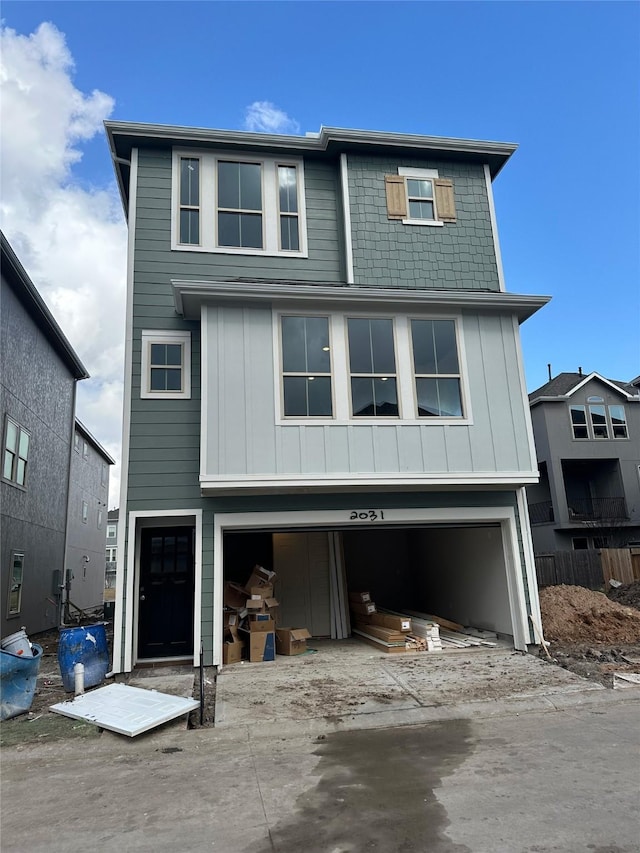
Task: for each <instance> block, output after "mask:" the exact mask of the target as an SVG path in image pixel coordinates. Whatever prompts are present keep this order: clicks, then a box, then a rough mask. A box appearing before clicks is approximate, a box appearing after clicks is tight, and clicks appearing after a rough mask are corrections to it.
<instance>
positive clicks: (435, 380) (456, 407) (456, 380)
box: [411, 320, 463, 418]
mask: <svg viewBox="0 0 640 853" xmlns="http://www.w3.org/2000/svg"><path fill="white" fill-rule="evenodd" d="M411 343H412V348H413V368H414V372H415V382H416V400H417V406H418V416H419V417H421V418H461V417H462V414H463V413H462V394H461V390H460V365H459V362H458V345H457V339H456V324H455V321H454V320H412V321H411Z"/></svg>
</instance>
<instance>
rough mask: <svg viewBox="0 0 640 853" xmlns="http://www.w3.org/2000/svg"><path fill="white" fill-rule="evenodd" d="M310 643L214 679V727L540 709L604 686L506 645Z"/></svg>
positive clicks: (383, 721) (366, 723)
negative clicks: (496, 705) (501, 706)
mask: <svg viewBox="0 0 640 853" xmlns="http://www.w3.org/2000/svg"><path fill="white" fill-rule="evenodd" d="M313 646H314V648H315V649H316V650H317V651H316V653H315V654H312V655H304V656H299V657H291V658H288V657H277V658H276V660H275V661H274V662H272V663H258V664H248V663H243V664H235V665H233V666H229V667H225V668H224V669H223V670H222V672H221V673H219V675H218V679H217V684H216V720H215V723H216V726H217V727H233V726H247V727H248V728H249V729H250V730H254V729H255V730H257V729H258V728H259V729H260V731H265V727H271V726H272V725H277V724H278V723H281V722H283V721H285V720H286V721H290V722H291V723H296V724H297V725H298V726H302V727H303V728H304V727H305V726H307V727H308V726H309V725H310V724H311V723H312V722H313V721H327V722H328V723H329V724H331V723H332V722H339V723H340V724H346V725H348V726H349V727H352V728H357V727H358V726H361V727H362V728H370V727H373V726H375V725H376V724H379V725H383V726H384V725H394V724H398V723H394V722H391V721H392V720H402V721H404V722H403V723H401V724H415V723H417V722H422V721H425V711H426V710H427V709H438V708H441V707H444V706H451V705H453V706H455V705H457V704H460V703H480V702H484V703H487V702H495V701H497V700H506V699H508V700H513V701H515V702H522V701H525V702H528V704H529V706H533V707H539V708H544V707H548V705H547V702H548V700H550V699H551V698H554V697H555V698H558V697H560V696H564V695H567V694H570V693H583V692H585V691H589V692H592V691H601V690H603V689H604V688H603V687H601V686H600V685H599V684H595V683H593V682H590V681H587V680H585V679H583V678H580V677H579V676H577V675H574V674H573V673H570V672H568V671H567V670H564V669H561V668H560V667H554V666H549V665H548V664H546V663H545V662H544V661H541V660H539V659H538V658H536V657H534V656H533V655H522V654H520V653H516V652H513V650H512V649H509V648H504V647H500V648H497V649H488V650H485V649H463V650H455V651H445V652H441V653H416V654H403V655H388V654H384V653H379V652H376V651H375V650H372V649H371V647H369V646H366V645H364V644H362V643H359V642H358V641H357V640H353V639H352V640H344V641H341V642H335V641H333V642H329V641H322V642H318V641H314V642H313ZM429 716H430V718H431V719H433V718H434V715H433V714H431V715H429ZM435 716H436V717H437V716H438V715H437V714H436V715H435ZM375 718H379V722H378V723H376V722H375ZM372 719H373V722H372ZM308 730H311V729H308Z"/></svg>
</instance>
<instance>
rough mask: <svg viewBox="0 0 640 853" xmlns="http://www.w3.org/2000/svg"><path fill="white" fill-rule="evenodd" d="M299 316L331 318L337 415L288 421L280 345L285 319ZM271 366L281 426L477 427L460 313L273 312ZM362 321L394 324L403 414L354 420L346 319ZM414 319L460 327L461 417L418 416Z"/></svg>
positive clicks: (398, 382)
mask: <svg viewBox="0 0 640 853" xmlns="http://www.w3.org/2000/svg"><path fill="white" fill-rule="evenodd" d="M292 315H298V316H302V317H328V318H329V341H330V346H331V379H332V382H331V391H332V396H333V416H332V417H326V418H318V417H310V418H304V417H284V414H283V413H284V396H283V387H282V349H281V346H282V343H281V332H280V329H281V318H282V317H283V316H292ZM272 317H273V322H272V332H273V359H274V360H273V364H274V368H273V369H274V377H277V380H276V381H275V382H274V389H275V398H276V399H275V412H276V425H277V426H300V425H303V424H304V425H305V426H328V425H339V426H352V427H355V426H361V425H362V426H398V425H407V424H410V425H412V426H415V425H419V426H424V427H427V428H429V427H438V426H469V425H471V424H473V418H472V413H471V400H470V396H469V388H468V382H467V375H468V371H467V366H466V365H467V361H466V351H465V345H464V334H463V327H462V326H463V324H462V318H461V317H460V316H458V315H456V314H433V313H429V314H426V313H425V314H416V313H413V312H412V313H410V314H399V315H398V314H389V313H388V312H384V311H340V312H338V311H326V310H325V311H322V310H313V309H308V310H300V309H297V310H290V311H287V310H285V309H281V310H275V309H274V311H273V314H272ZM351 317H362V318H371V319H382V318H387V319H392V320H393V324H394V347H395V354H396V389H397V395H398V408H399V415H398V416H397V417H377V418H371V417H352V415H351V381H350V376H351V374H350V370H349V347H348V341H347V318H351ZM411 320H453V321H454V322H455V326H456V340H457V343H458V365H459V368H460V394H461V397H462V410H463V416H462V417H461V418H439V417H433V418H427V417H418V414H417V412H418V408H417V399H416V388H415V375H414V371H413V350H412V344H411V325H410V321H411Z"/></svg>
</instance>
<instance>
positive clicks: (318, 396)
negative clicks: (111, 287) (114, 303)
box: [106, 121, 547, 671]
mask: <svg viewBox="0 0 640 853" xmlns="http://www.w3.org/2000/svg"><path fill="white" fill-rule="evenodd" d="M106 131H107V136H108V140H109V146H110V150H111V154H112V158H113V165H114V169H115V172H116V176H117V180H118V184H119V187H120V191H121V196H122V202H123V206H124V210H125V215H126V217H127V221H128V227H129V249H128V253H129V255H128V299H127V305H128V308H127V319H126V366H125V415H124V435H123V477H122V491H121V497H120V520H119V527H120V530H119V544H118V554H117V591H116V612H115V632H114V664H113V667H114V670H115V671H130V670H131V669H132V668H133V667H134V666H135V665H136V664H137V663H138V662H145V661H146V662H149V661H153V660H167V659H185V660H188V661H193V662H194V663H196V662H197V659H198V652H199V649H200V643H201V642H202V645H203V648H204V661H205V663H206V664H207V665H210V664H216V665H219V664H221V663H222V621H223V620H222V612H223V610H222V608H223V600H222V598H223V585H224V581H225V580H228V579H231V580H244V579H246V577H247V576H248V572H249V571H250V569H251V568H252V567H253V565H254V564H255V563H260V564H261V565H264V566H265V567H267V568H272V569H274V570H275V571H276V572H277V573H278V583H277V590H276V595H277V597H278V600H279V601H280V620H281V624H290V625H301V626H306V627H307V628H308V629H309V631H310V632H311V634H312V635H313V636H315V637H333V638H341V637H345V636H347V635H348V634H349V625H348V622H345V621H344V620H343V621H340V620H339V619H338V618H337V617H336V614H337V602H338V601H339V600H340V599H341V598H342V599H344V596H345V595H346V589H347V588H351V589H368V590H370V591H371V592H372V594H373V595H374V597H375V598H376V600H377V601H378V602H379V603H380V604H381V605H384V606H387V607H391V608H394V609H399V608H411V609H414V610H422V611H427V612H436V613H439V614H440V615H443V616H447V617H449V618H451V619H454V620H456V621H459V622H463V623H464V624H474V625H477V626H479V627H486V628H490V629H493V630H496V631H498V632H500V633H502V634H505V635H508V636H510V637H512V639H513V643H514V645H515V646H516V647H517V648H519V649H525V648H526V647H527V645H528V644H529V643H533V642H535V637H534V636H533V634H532V633H531V625H530V620H529V615H530V614H533V616H534V618H539V605H538V592H537V584H536V577H535V569H534V565H533V549H532V545H531V534H530V529H529V519H528V513H527V505H526V496H525V487H526V486H527V485H531V484H533V483H535V482H536V481H537V479H538V472H537V466H536V460H535V451H534V447H533V437H532V432H531V421H530V415H529V407H528V402H527V394H526V385H525V380H524V373H523V366H522V358H521V351H520V333H519V324H520V323H521V322H523V321H524V320H526V319H527V318H528V317H530V316H531V315H532V314H533V313H534V312H535V311H537V310H538V309H539V308H540V307H541V306H543V305H544V304H545V303H546V301H547V297H541V296H529V295H519V294H513V293H508V292H507V291H506V286H505V282H504V276H503V272H502V266H501V261H500V252H499V244H498V236H497V225H496V216H495V210H494V203H493V190H492V182H493V180H494V179H495V178H496V177H497V175H498V174H499V172H500V171H501V170H502V168H503V166H504V165H505V164H506V163H507V162H508V160H509V158H510V157H511V155H512V154H513V152H514V151H515V148H516V146H514V145H512V144H508V143H496V142H483V141H478V140H465V139H448V138H439V137H428V136H413V135H408V134H398V133H381V132H373V131H372V132H369V131H357V130H345V129H337V128H322V129H321V131H320V132H319V133H318V134H311V135H307V136H305V137H296V136H276V135H269V134H255V133H244V132H235V131H221V130H209V129H202V128H185V127H172V126H171V127H170V126H163V125H144V124H137V123H128V122H112V121H109V122H106Z"/></svg>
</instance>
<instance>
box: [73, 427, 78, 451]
mask: <svg viewBox="0 0 640 853" xmlns="http://www.w3.org/2000/svg"><path fill="white" fill-rule="evenodd" d="M73 449H74V450H75V452H76V453H80V436H79V435H78V433H77V432H76V433H74V435H73Z"/></svg>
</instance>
